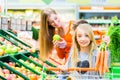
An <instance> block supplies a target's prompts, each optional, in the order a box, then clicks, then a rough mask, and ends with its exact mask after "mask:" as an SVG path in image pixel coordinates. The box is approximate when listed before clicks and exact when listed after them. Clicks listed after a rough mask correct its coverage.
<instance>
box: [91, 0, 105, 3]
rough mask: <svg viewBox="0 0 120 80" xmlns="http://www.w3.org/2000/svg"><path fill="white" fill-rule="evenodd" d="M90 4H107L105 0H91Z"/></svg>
mask: <svg viewBox="0 0 120 80" xmlns="http://www.w3.org/2000/svg"><path fill="white" fill-rule="evenodd" d="M91 3H92V4H107V0H91Z"/></svg>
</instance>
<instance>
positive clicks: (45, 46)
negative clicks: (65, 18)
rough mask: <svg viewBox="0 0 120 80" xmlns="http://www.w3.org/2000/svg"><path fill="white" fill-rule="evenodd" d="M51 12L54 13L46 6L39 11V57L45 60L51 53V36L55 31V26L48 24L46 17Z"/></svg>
mask: <svg viewBox="0 0 120 80" xmlns="http://www.w3.org/2000/svg"><path fill="white" fill-rule="evenodd" d="M51 14H56V12H55V10H53V9H51V8H46V9H44V10H42V11H41V22H40V23H41V26H40V32H39V41H40V54H39V58H40V59H41V60H43V61H44V60H45V59H46V58H47V56H48V55H49V54H50V53H52V49H53V43H52V40H53V39H52V37H53V35H54V33H55V28H54V27H52V26H51V25H50V24H49V21H48V18H49V16H50V15H51Z"/></svg>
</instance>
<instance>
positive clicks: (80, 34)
mask: <svg viewBox="0 0 120 80" xmlns="http://www.w3.org/2000/svg"><path fill="white" fill-rule="evenodd" d="M76 37H77V41H78V44H79V45H80V47H81V48H85V47H88V46H89V44H90V38H89V36H88V33H87V32H86V31H85V30H83V29H80V28H78V29H77V35H76Z"/></svg>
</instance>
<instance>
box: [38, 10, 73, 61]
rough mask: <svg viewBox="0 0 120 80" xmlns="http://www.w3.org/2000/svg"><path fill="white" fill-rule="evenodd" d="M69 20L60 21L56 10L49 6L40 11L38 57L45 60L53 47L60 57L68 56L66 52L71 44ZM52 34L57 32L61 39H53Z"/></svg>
mask: <svg viewBox="0 0 120 80" xmlns="http://www.w3.org/2000/svg"><path fill="white" fill-rule="evenodd" d="M70 26H71V21H70V22H68V23H65V22H62V21H61V20H60V19H59V17H58V15H57V13H56V11H55V10H53V9H51V8H46V9H44V10H42V12H41V27H40V36H39V38H40V55H39V57H40V59H41V60H43V61H45V60H46V59H47V58H48V57H49V55H50V54H52V51H53V49H54V48H55V49H56V51H57V55H58V57H59V58H60V59H64V58H65V62H66V61H67V58H68V53H69V50H70V47H71V44H72V37H71V34H70V33H69V32H70ZM54 34H58V35H60V37H61V40H62V41H55V40H53V36H54Z"/></svg>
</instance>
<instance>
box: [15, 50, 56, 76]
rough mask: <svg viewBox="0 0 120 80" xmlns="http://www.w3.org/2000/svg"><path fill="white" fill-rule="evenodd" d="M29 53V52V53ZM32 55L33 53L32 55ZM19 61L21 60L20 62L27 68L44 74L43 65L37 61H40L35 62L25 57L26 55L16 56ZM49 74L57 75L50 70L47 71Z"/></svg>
mask: <svg viewBox="0 0 120 80" xmlns="http://www.w3.org/2000/svg"><path fill="white" fill-rule="evenodd" d="M28 53H29V52H28ZM30 54H32V53H30ZM14 57H15V58H16V59H17V60H19V61H20V62H22V63H24V64H25V65H26V66H28V65H29V66H28V67H30V68H32V69H33V70H35V71H36V72H38V73H39V74H42V73H41V71H42V68H43V65H42V64H40V63H38V62H37V61H38V60H36V61H35V60H34V59H33V58H32V59H33V60H32V59H31V58H29V57H27V56H25V54H18V55H15V56H14ZM46 73H47V74H55V73H54V72H52V71H50V70H47V71H46Z"/></svg>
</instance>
